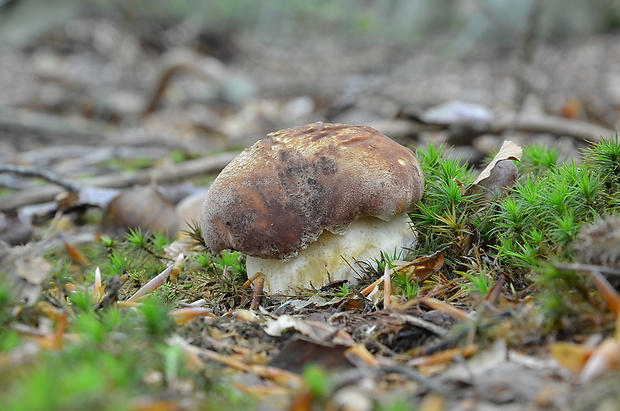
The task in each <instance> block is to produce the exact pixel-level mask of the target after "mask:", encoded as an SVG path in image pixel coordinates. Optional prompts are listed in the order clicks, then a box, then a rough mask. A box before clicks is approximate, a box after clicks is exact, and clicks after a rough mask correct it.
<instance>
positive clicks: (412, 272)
mask: <svg viewBox="0 0 620 411" xmlns="http://www.w3.org/2000/svg"><path fill="white" fill-rule="evenodd" d="M444 261H445V256H444V252H443V250H442V251H437V252H436V253H433V254H430V255H425V256H422V257H419V258H416V259H415V260H413V261H402V262H401V261H394V264H395V265H396V269H395V273H396V274H400V275H406V276H407V277H409V278H413V279H415V280H416V281H417V282H422V281H424V280H426V279H427V278H428V277H430V276H431V275H433V274H435V273H436V272H437V271H439V270H440V269H441V267H443V263H444Z"/></svg>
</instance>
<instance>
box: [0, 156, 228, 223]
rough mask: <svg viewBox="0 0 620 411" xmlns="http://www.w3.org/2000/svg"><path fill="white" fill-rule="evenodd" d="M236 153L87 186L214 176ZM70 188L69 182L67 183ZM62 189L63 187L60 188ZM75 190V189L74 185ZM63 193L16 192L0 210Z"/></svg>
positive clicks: (102, 178) (108, 178)
mask: <svg viewBox="0 0 620 411" xmlns="http://www.w3.org/2000/svg"><path fill="white" fill-rule="evenodd" d="M237 154H239V153H238V152H226V153H221V154H215V155H212V156H208V157H203V158H199V159H196V160H189V161H185V162H183V163H180V164H175V165H173V166H171V167H166V168H161V169H151V170H142V171H138V172H136V173H133V174H131V175H107V176H100V177H93V178H91V179H90V180H88V185H89V186H93V187H107V188H122V187H129V186H132V185H136V184H148V183H150V182H151V181H153V180H155V181H157V182H167V181H178V180H182V179H185V178H189V177H193V176H197V175H205V174H210V173H217V172H219V171H221V170H222V169H223V168H224V167H225V166H226V165H227V164H228V163H229V162H230V161H231V160H232V159H233V158H235V157H236V156H237ZM68 184H70V185H72V184H73V183H70V182H69V183H68ZM63 187H65V188H66V186H64V185H63ZM77 187H79V186H77ZM62 191H63V190H62V189H61V188H59V187H54V186H42V187H37V188H33V189H29V190H24V191H21V192H17V193H15V194H12V195H10V196H4V197H0V211H7V210H14V209H16V208H18V207H22V206H25V205H30V204H38V203H44V202H47V201H52V200H54V198H55V197H56V195H58V194H59V193H61V192H62Z"/></svg>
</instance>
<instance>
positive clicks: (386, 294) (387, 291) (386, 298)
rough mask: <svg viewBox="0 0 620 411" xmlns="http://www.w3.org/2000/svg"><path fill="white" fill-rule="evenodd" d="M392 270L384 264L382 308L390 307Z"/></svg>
mask: <svg viewBox="0 0 620 411" xmlns="http://www.w3.org/2000/svg"><path fill="white" fill-rule="evenodd" d="M391 300H392V270H391V269H390V267H389V266H388V265H387V264H386V266H385V270H383V307H384V308H386V309H387V308H389V307H390V306H391V305H392V301H391Z"/></svg>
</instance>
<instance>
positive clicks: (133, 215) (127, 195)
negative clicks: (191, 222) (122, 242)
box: [102, 185, 178, 238]
mask: <svg viewBox="0 0 620 411" xmlns="http://www.w3.org/2000/svg"><path fill="white" fill-rule="evenodd" d="M102 228H103V230H104V231H105V232H106V234H108V235H111V236H118V235H123V234H125V233H126V232H127V230H128V229H129V228H131V229H136V228H139V229H141V230H142V231H149V232H151V233H155V232H160V233H165V234H166V235H167V236H168V237H170V238H172V237H174V236H175V235H176V233H177V230H178V224H177V213H176V209H175V206H174V204H172V202H170V201H169V200H168V199H166V198H165V197H164V196H163V195H162V194H161V193H160V192H159V191H158V190H157V187H154V186H152V185H150V186H142V187H134V188H131V189H128V190H125V191H123V192H122V193H120V194H119V195H118V196H116V197H115V198H114V199H113V200H112V201H110V204H109V206H108V208H107V209H106V211H105V214H104V217H103V221H102Z"/></svg>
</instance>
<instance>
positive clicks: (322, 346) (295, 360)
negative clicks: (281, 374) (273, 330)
mask: <svg viewBox="0 0 620 411" xmlns="http://www.w3.org/2000/svg"><path fill="white" fill-rule="evenodd" d="M348 348H349V346H348V345H342V344H329V343H326V342H319V341H314V340H311V339H308V338H306V337H302V336H299V335H297V336H295V337H293V338H292V339H291V340H290V341H289V342H288V343H286V345H284V347H283V348H282V349H281V350H280V353H279V354H278V355H276V356H275V357H273V358H272V359H271V361H269V363H268V364H267V365H269V366H270V367H277V368H281V369H283V370H287V371H290V372H294V373H297V374H301V372H302V371H303V370H304V368H305V367H306V366H307V365H309V364H312V365H318V366H320V367H321V368H324V369H326V370H332V369H347V368H352V367H353V364H351V362H350V361H349V360H348V359H347V357H346V356H345V353H346V351H347V349H348Z"/></svg>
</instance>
